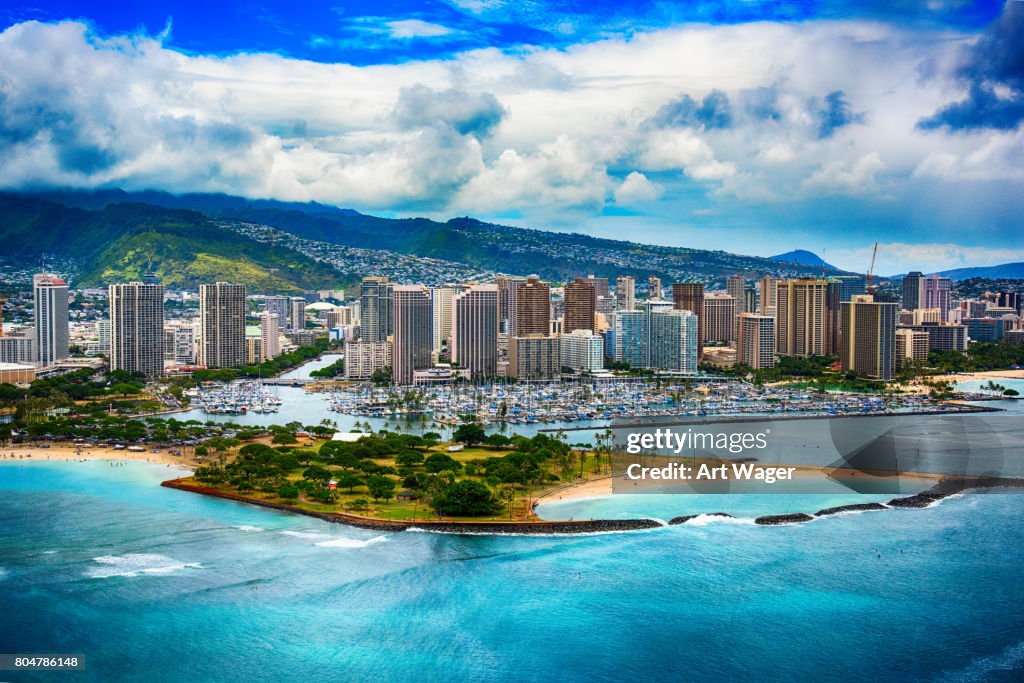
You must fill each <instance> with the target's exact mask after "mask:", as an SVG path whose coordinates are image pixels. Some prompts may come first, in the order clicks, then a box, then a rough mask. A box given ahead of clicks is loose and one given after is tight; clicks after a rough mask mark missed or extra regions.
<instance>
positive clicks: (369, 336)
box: [359, 277, 394, 342]
mask: <svg viewBox="0 0 1024 683" xmlns="http://www.w3.org/2000/svg"><path fill="white" fill-rule="evenodd" d="M393 286H394V285H392V284H391V283H390V282H388V279H387V278H386V277H364V278H363V281H362V283H361V284H360V285H359V335H360V338H361V339H362V340H363V341H366V342H382V341H387V339H388V337H389V336H390V335H391V332H392V329H393V328H392V322H391V316H392V314H393V306H392V294H391V290H392V287H393Z"/></svg>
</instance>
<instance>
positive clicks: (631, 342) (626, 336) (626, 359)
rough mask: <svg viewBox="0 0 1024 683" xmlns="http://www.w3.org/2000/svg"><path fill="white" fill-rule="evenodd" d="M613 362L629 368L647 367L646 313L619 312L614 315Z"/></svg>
mask: <svg viewBox="0 0 1024 683" xmlns="http://www.w3.org/2000/svg"><path fill="white" fill-rule="evenodd" d="M615 361H616V362H618V363H629V366H630V367H631V368H642V367H644V366H646V365H647V313H646V312H645V311H634V310H629V311H619V312H618V313H616V314H615Z"/></svg>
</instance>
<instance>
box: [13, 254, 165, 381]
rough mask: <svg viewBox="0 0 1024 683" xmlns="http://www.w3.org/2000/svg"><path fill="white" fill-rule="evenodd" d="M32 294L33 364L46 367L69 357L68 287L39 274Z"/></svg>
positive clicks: (50, 275) (53, 277)
mask: <svg viewBox="0 0 1024 683" xmlns="http://www.w3.org/2000/svg"><path fill="white" fill-rule="evenodd" d="M32 292H33V294H34V295H35V312H34V316H35V327H36V335H35V337H36V364H37V365H39V366H40V367H47V366H50V365H53V364H55V363H56V362H57V361H59V360H64V359H65V358H67V357H68V356H69V355H70V353H69V351H68V346H69V341H68V339H69V333H68V284H67V283H66V282H64V280H63V279H61V278H60V277H58V276H57V275H54V274H53V273H39V274H37V275H35V276H33V278H32ZM161 334H162V333H161Z"/></svg>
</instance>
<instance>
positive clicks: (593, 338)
mask: <svg viewBox="0 0 1024 683" xmlns="http://www.w3.org/2000/svg"><path fill="white" fill-rule="evenodd" d="M560 355H561V358H562V360H561V363H562V367H566V368H572V369H573V370H576V371H577V372H598V371H600V370H602V369H603V368H604V339H603V338H602V337H601V335H599V334H594V333H593V332H591V331H590V330H574V331H572V332H570V333H569V334H563V335H562V342H561V354H560Z"/></svg>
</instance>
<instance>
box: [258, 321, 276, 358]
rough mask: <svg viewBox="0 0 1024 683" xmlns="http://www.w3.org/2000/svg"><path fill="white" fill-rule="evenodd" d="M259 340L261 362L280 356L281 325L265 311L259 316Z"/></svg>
mask: <svg viewBox="0 0 1024 683" xmlns="http://www.w3.org/2000/svg"><path fill="white" fill-rule="evenodd" d="M260 339H262V340H263V343H262V348H261V349H260V350H261V351H262V352H263V353H262V358H260V361H261V362H262V361H266V360H273V359H274V358H277V357H278V356H280V355H281V325H280V322H279V320H278V317H277V316H276V315H275V314H273V313H269V312H267V311H263V313H261V314H260Z"/></svg>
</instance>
